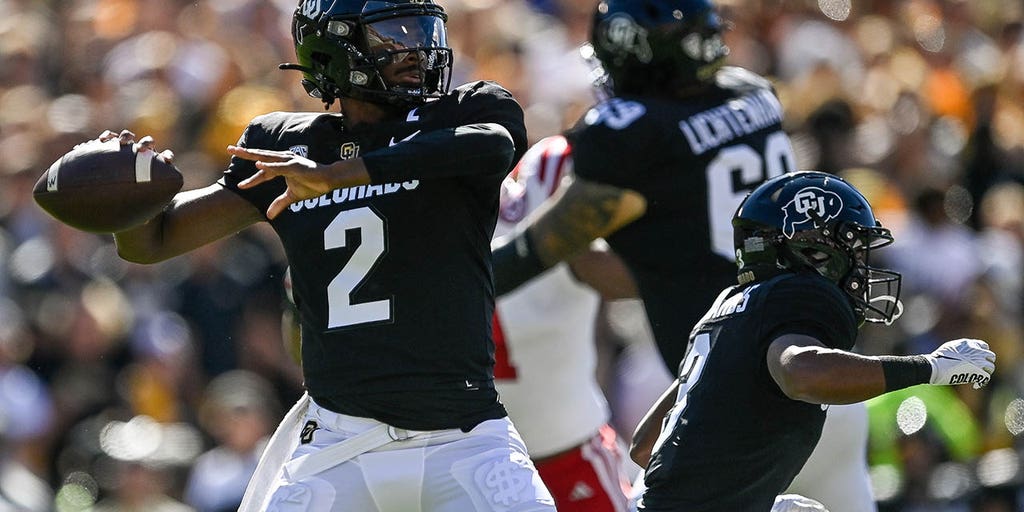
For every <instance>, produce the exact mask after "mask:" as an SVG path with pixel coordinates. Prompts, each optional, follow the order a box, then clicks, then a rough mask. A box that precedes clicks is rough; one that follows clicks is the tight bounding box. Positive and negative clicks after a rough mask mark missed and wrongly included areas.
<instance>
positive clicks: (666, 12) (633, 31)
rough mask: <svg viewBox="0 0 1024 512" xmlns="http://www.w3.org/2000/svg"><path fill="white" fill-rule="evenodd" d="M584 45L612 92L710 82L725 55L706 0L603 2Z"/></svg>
mask: <svg viewBox="0 0 1024 512" xmlns="http://www.w3.org/2000/svg"><path fill="white" fill-rule="evenodd" d="M590 45H591V46H593V48H594V55H595V57H597V59H598V60H600V61H601V66H602V68H603V69H604V71H605V72H606V73H607V74H608V79H607V80H606V81H607V82H608V84H610V86H611V88H612V89H613V90H614V92H615V93H616V94H650V93H657V92H662V91H686V90H687V89H691V88H694V86H698V85H701V84H703V83H706V82H708V81H710V80H711V79H712V78H713V77H714V75H715V71H717V70H718V68H720V67H721V66H722V65H723V64H724V63H725V57H726V55H728V54H729V48H728V47H727V46H726V45H725V43H724V42H723V41H722V23H721V21H720V19H719V17H718V15H717V14H716V13H715V9H714V6H713V5H712V4H711V2H710V1H708V0H603V1H602V2H601V3H600V4H599V5H598V6H597V11H596V12H595V14H594V20H593V26H592V27H591V33H590Z"/></svg>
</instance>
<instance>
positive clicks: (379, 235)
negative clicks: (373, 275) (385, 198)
mask: <svg viewBox="0 0 1024 512" xmlns="http://www.w3.org/2000/svg"><path fill="white" fill-rule="evenodd" d="M351 229H358V230H359V235H360V239H361V241H360V243H359V246H358V247H356V249H355V250H354V251H353V252H352V257H351V258H349V260H348V262H347V263H346V264H345V266H344V267H342V269H341V271H340V272H338V275H336V276H334V279H332V280H331V282H330V284H328V285H327V309H328V311H327V328H328V329H337V328H339V327H348V326H351V325H357V324H365V323H370V322H380V321H385V320H390V319H391V300H390V299H383V300H375V301H371V302H361V303H353V302H352V292H353V291H355V289H356V287H358V286H359V284H360V283H362V282H363V281H365V280H366V277H367V276H368V275H369V274H370V271H372V270H373V268H374V266H376V264H377V260H379V259H380V257H381V255H383V254H384V251H385V250H386V249H387V233H386V230H385V225H384V219H381V218H380V216H379V215H377V213H376V212H374V211H373V210H372V209H370V208H367V207H363V208H356V209H354V210H346V211H343V212H341V213H339V214H338V216H337V217H335V218H334V220H332V221H331V223H330V224H329V225H328V226H327V229H325V230H324V249H326V250H331V249H340V248H344V247H345V246H346V245H347V243H348V235H347V231H348V230H351Z"/></svg>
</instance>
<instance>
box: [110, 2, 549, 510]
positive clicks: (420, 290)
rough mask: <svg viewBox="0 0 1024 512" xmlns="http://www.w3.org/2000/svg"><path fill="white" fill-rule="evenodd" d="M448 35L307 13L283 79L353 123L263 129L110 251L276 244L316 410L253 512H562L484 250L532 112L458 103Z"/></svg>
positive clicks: (317, 8)
mask: <svg viewBox="0 0 1024 512" xmlns="http://www.w3.org/2000/svg"><path fill="white" fill-rule="evenodd" d="M446 19H447V18H446V14H445V13H444V10H443V9H442V8H441V7H440V6H439V5H437V4H435V3H433V2H432V1H431V0H389V1H386V2H385V1H367V0H303V1H301V2H299V4H298V7H297V9H296V11H295V14H294V19H293V25H292V30H293V36H294V39H295V48H296V54H297V57H298V63H297V64H285V65H282V66H281V67H282V68H284V69H293V70H298V71H300V72H301V73H302V77H303V80H302V84H303V86H304V87H305V88H306V90H307V92H309V94H310V95H312V96H314V97H317V98H321V99H322V100H323V102H324V104H325V105H326V106H327V107H328V108H330V106H331V105H332V104H333V103H334V102H335V101H339V102H340V105H341V112H340V113H284V112H275V113H271V114H267V115H263V116H260V117H257V118H256V119H254V120H253V121H252V122H251V123H250V124H249V126H248V128H247V129H246V130H245V132H244V134H243V135H242V136H241V139H240V140H239V142H238V144H237V146H231V147H229V148H228V151H229V152H230V153H231V154H232V155H233V158H232V160H231V163H230V165H229V167H228V169H227V170H226V171H225V172H224V174H223V176H222V177H221V178H220V180H219V181H218V182H217V183H215V184H213V185H210V186H209V187H206V188H202V189H198V190H193V191H186V192H182V193H180V194H179V195H178V196H177V197H175V199H174V200H173V201H172V202H171V203H170V204H169V205H168V206H167V208H166V209H165V210H164V211H163V212H162V213H161V214H160V215H158V216H157V217H156V218H154V219H153V220H151V221H150V222H149V223H147V224H145V225H144V226H141V227H138V228H135V229H132V230H129V231H126V232H122V233H117V234H115V240H116V243H117V248H118V251H119V253H120V255H121V256H122V257H123V258H125V259H127V260H130V261H135V262H143V263H148V262H157V261H161V260H165V259H167V258H170V257H173V256H176V255H179V254H183V253H185V252H187V251H190V250H192V249H194V248H197V247H199V246H201V245H203V244H206V243H208V242H211V241H213V240H217V239H219V238H222V237H225V236H228V235H230V234H233V233H235V232H237V231H239V230H241V229H243V228H245V227H247V226H250V225H252V224H255V223H257V222H261V221H266V222H269V223H270V225H271V227H273V229H274V230H275V232H276V233H277V234H278V236H279V237H280V239H281V242H282V244H283V246H284V250H285V252H286V254H287V257H288V263H289V265H290V271H291V281H292V293H293V297H294V301H295V306H296V309H297V315H298V317H299V321H300V323H301V333H302V366H303V372H304V378H305V385H306V388H307V390H308V398H307V397H304V400H302V401H300V403H299V404H297V406H296V408H294V409H293V411H292V412H291V413H289V415H288V417H287V419H286V421H285V422H284V423H282V426H281V427H280V428H279V431H278V433H277V434H275V438H274V440H273V441H271V447H270V448H269V449H268V450H267V452H266V454H265V456H264V461H263V462H261V468H260V469H259V470H258V471H257V475H256V476H255V477H254V480H253V482H252V483H251V484H250V490H249V491H250V492H248V493H247V497H246V501H245V502H244V503H243V505H242V509H243V510H262V509H264V508H267V507H269V508H271V509H277V508H278V507H286V508H288V509H289V510H292V509H294V510H318V511H319V510H323V511H331V510H333V511H346V512H349V511H356V510H358V511H361V512H362V511H378V510H379V511H396V512H405V511H408V510H423V511H451V512H462V511H466V510H512V509H515V510H531V511H533V510H538V511H540V510H544V511H547V510H554V506H553V504H552V500H551V497H550V494H549V493H548V491H547V489H545V488H544V486H543V484H542V483H541V482H540V479H539V477H538V476H537V473H536V470H535V469H534V467H533V465H532V463H531V462H530V461H529V459H528V457H527V455H526V453H527V452H526V449H525V447H524V446H523V443H522V441H521V439H520V438H519V435H518V434H517V433H516V431H515V429H514V427H513V426H512V424H511V423H510V422H509V420H508V418H507V417H506V413H505V409H504V408H503V406H502V405H501V403H500V402H499V400H498V396H497V393H496V392H495V390H494V385H493V364H494V346H493V343H492V341H491V338H490V336H491V327H490V321H491V315H492V311H493V307H494V301H493V285H492V276H491V274H492V272H491V263H490V240H491V236H492V234H493V230H494V227H495V220H496V215H497V209H498V195H499V187H500V184H501V181H502V179H503V178H504V176H505V175H506V174H507V173H508V171H509V170H510V169H511V167H512V165H513V164H514V162H515V161H516V160H517V159H518V157H519V156H520V155H521V154H522V153H523V152H525V150H526V146H527V141H526V133H525V127H524V123H523V112H522V109H521V108H520V106H519V104H518V103H517V102H516V101H515V99H513V98H512V96H511V95H510V94H509V92H508V91H506V90H505V89H503V88H502V87H500V86H499V85H497V84H495V83H492V82H474V83H468V84H465V85H462V86H459V87H456V88H452V89H450V76H451V66H452V51H451V49H450V48H448V47H447V42H446V31H445V30H446V29H445V21H446ZM114 136H116V135H114V134H111V133H106V134H105V135H104V136H103V137H104V138H108V139H109V138H112V137H114ZM121 140H122V142H123V143H126V144H128V143H133V142H134V135H133V134H131V133H130V132H122V134H121ZM146 144H147V145H152V141H151V140H146ZM282 465H283V469H281V470H278V468H280V467H281V466H282ZM286 503H287V505H285V504H286ZM291 507H297V508H291Z"/></svg>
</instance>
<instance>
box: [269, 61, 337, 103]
mask: <svg viewBox="0 0 1024 512" xmlns="http://www.w3.org/2000/svg"><path fill="white" fill-rule="evenodd" d="M277 69H280V70H283V71H301V72H302V73H305V74H307V75H311V76H322V75H320V73H318V72H317V71H316V70H314V69H313V68H310V67H306V66H303V65H301V64H293V63H291V62H285V63H283V64H278V65H277ZM302 87H303V88H304V89H305V90H306V93H307V94H309V95H310V96H312V97H314V98H319V99H320V101H323V102H324V110H330V109H331V105H334V100H336V99H337V95H336V94H332V93H330V92H327V91H325V90H324V88H323V87H322V86H320V85H318V84H315V83H313V82H311V81H309V80H307V79H303V80H302Z"/></svg>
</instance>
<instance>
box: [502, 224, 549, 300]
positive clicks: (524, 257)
mask: <svg viewBox="0 0 1024 512" xmlns="http://www.w3.org/2000/svg"><path fill="white" fill-rule="evenodd" d="M491 259H492V261H493V265H494V295H495V296H498V297H500V296H502V295H505V294H506V293H509V292H511V291H513V290H515V289H516V288H518V287H520V286H521V285H522V284H523V283H526V282H527V281H529V280H530V279H533V278H534V277H536V276H538V275H540V274H541V273H543V272H544V271H545V270H547V269H546V267H545V266H544V263H543V262H541V261H540V258H538V257H537V253H536V252H534V250H533V242H531V241H530V236H529V235H527V234H526V232H525V231H521V232H519V233H518V234H516V235H515V236H514V237H513V238H511V239H510V240H503V243H502V244H501V245H499V246H497V247H495V248H494V250H492V251H491Z"/></svg>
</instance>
